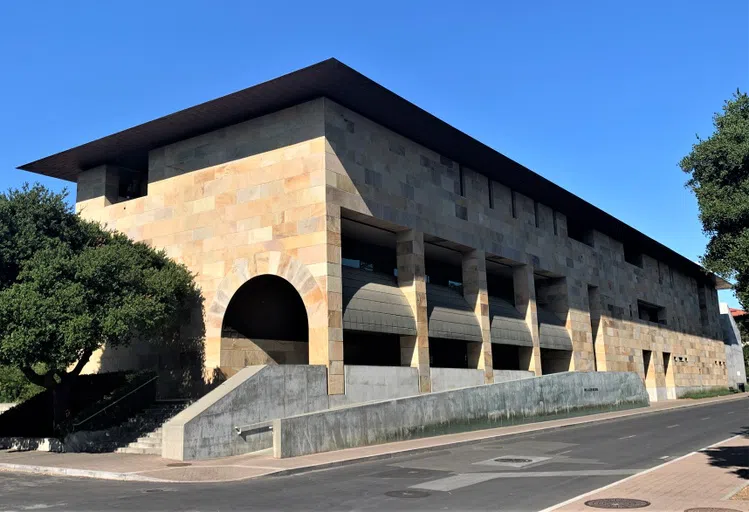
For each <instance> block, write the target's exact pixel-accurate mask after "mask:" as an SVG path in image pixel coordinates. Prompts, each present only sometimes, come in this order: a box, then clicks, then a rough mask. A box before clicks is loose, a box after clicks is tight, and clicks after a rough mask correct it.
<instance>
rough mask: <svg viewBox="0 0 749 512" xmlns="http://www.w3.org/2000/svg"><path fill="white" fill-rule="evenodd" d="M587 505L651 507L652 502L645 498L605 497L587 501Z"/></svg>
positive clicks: (624, 507) (594, 506)
mask: <svg viewBox="0 0 749 512" xmlns="http://www.w3.org/2000/svg"><path fill="white" fill-rule="evenodd" d="M585 506H586V507H592V508H613V509H619V510H621V509H627V508H645V507H649V506H650V502H649V501H645V500H636V499H633V498H604V499H600V500H589V501H586V502H585Z"/></svg>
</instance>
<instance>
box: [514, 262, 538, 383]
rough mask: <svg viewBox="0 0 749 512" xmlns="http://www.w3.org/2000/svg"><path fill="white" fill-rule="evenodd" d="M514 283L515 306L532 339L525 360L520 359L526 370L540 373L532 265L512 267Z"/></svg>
mask: <svg viewBox="0 0 749 512" xmlns="http://www.w3.org/2000/svg"><path fill="white" fill-rule="evenodd" d="M513 282H514V285H515V307H516V308H517V310H518V311H520V313H521V314H523V315H524V316H525V323H526V325H527V326H528V330H529V331H530V333H531V338H532V339H533V350H532V351H531V353H530V354H529V355H528V360H527V361H521V363H522V364H523V366H526V364H527V367H526V368H525V369H527V370H528V371H531V372H534V373H535V374H536V376H540V375H541V346H540V344H539V334H538V310H537V309H536V284H535V282H534V280H533V267H532V266H531V265H520V266H517V267H514V268H513Z"/></svg>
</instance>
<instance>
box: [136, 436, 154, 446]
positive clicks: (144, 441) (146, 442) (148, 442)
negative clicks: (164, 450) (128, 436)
mask: <svg viewBox="0 0 749 512" xmlns="http://www.w3.org/2000/svg"><path fill="white" fill-rule="evenodd" d="M130 444H131V445H132V444H137V445H138V446H161V444H162V443H161V439H149V438H148V437H139V438H138V439H137V440H136V441H135V443H130ZM128 446H129V445H128Z"/></svg>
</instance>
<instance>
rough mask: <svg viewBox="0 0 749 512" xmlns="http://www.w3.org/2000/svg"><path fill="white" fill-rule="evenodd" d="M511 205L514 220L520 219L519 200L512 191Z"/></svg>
mask: <svg viewBox="0 0 749 512" xmlns="http://www.w3.org/2000/svg"><path fill="white" fill-rule="evenodd" d="M510 204H511V206H512V218H513V219H517V218H518V207H517V199H516V198H515V191H514V190H510Z"/></svg>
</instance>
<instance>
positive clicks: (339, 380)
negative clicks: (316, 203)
mask: <svg viewBox="0 0 749 512" xmlns="http://www.w3.org/2000/svg"><path fill="white" fill-rule="evenodd" d="M328 210H329V211H328V212H327V216H326V254H327V256H326V260H327V268H328V271H327V276H325V279H324V280H321V279H318V283H319V284H321V285H323V284H324V286H325V288H324V294H325V296H326V299H327V300H325V301H324V302H325V304H326V305H327V325H319V326H318V325H312V323H310V333H309V364H320V365H325V366H327V367H328V394H329V395H342V394H344V393H345V392H346V390H345V384H344V382H345V381H344V375H343V371H344V369H343V282H342V279H341V212H340V208H339V207H336V206H333V205H330V206H329V209H328ZM321 318H322V320H321V321H322V322H323V323H325V320H326V319H325V317H324V316H323V317H321Z"/></svg>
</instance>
